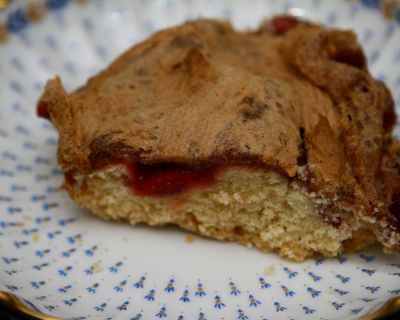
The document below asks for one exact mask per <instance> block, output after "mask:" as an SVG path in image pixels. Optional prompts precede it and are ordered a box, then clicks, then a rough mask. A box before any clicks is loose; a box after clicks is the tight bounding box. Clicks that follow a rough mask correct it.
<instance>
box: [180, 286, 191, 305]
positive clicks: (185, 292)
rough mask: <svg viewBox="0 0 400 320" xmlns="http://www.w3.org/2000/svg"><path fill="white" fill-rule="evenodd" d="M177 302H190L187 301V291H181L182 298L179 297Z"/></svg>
mask: <svg viewBox="0 0 400 320" xmlns="http://www.w3.org/2000/svg"><path fill="white" fill-rule="evenodd" d="M179 300H180V301H182V302H190V299H189V290H187V289H185V290H184V291H183V294H182V297H180V299H179Z"/></svg>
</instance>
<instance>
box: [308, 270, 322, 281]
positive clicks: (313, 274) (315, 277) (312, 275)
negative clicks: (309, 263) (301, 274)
mask: <svg viewBox="0 0 400 320" xmlns="http://www.w3.org/2000/svg"><path fill="white" fill-rule="evenodd" d="M308 275H309V276H310V277H311V279H313V280H314V282H318V281H320V280H321V279H322V277H321V276H317V275H316V274H315V273H313V272H309V273H308Z"/></svg>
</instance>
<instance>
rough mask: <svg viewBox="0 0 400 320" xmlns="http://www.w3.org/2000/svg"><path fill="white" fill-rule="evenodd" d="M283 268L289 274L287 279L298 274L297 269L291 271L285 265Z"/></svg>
mask: <svg viewBox="0 0 400 320" xmlns="http://www.w3.org/2000/svg"><path fill="white" fill-rule="evenodd" d="M283 270H284V271H285V272H286V273H287V274H288V275H289V279H292V278H294V277H296V276H297V275H298V274H299V273H298V272H297V271H292V270H290V269H289V268H287V267H284V268H283Z"/></svg>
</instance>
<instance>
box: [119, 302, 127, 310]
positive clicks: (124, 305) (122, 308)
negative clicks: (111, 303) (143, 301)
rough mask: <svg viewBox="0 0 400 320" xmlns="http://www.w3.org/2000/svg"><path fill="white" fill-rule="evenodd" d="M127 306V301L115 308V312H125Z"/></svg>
mask: <svg viewBox="0 0 400 320" xmlns="http://www.w3.org/2000/svg"><path fill="white" fill-rule="evenodd" d="M128 305H129V301H125V302H124V303H123V304H121V305H120V306H118V307H117V310H119V311H126V309H127V308H128Z"/></svg>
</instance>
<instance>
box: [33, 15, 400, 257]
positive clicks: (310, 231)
mask: <svg viewBox="0 0 400 320" xmlns="http://www.w3.org/2000/svg"><path fill="white" fill-rule="evenodd" d="M38 114H39V115H40V116H42V117H45V118H48V119H49V120H50V121H51V122H52V124H53V125H54V127H55V128H56V129H57V130H58V132H59V144H58V151H57V158H58V163H59V165H60V167H61V168H62V170H63V171H64V173H65V181H64V187H65V189H66V190H67V191H68V192H69V194H70V195H71V197H72V198H73V199H74V200H75V201H76V202H77V203H78V204H79V205H80V206H82V207H83V208H87V209H89V210H90V211H91V212H93V213H94V214H96V215H98V216H99V217H101V218H104V219H112V220H123V221H127V222H130V223H131V224H138V223H146V224H149V225H151V226H161V225H165V224H175V225H178V226H180V227H182V228H184V229H186V230H189V231H191V232H194V233H198V234H201V235H203V236H207V237H212V238H215V239H218V240H232V241H236V242H239V243H242V244H245V245H247V246H249V247H252V246H254V247H256V248H258V249H260V250H261V251H265V252H276V253H278V254H279V255H281V256H283V257H285V258H288V259H290V260H293V261H303V260H304V259H306V258H309V257H318V256H326V257H334V256H337V255H339V254H342V253H344V252H351V251H356V250H360V249H363V248H366V247H368V246H370V245H372V244H373V243H380V244H381V246H382V247H383V251H384V252H387V253H390V252H395V251H399V249H400V222H399V220H400V178H399V175H400V160H399V159H400V144H399V142H398V141H397V140H396V139H395V138H394V137H393V135H392V128H393V126H394V124H395V122H396V120H395V119H396V117H395V112H394V103H393V100H392V97H391V94H390V92H389V90H388V89H387V87H386V86H385V85H384V84H383V83H382V82H380V81H378V80H375V79H374V78H373V77H372V76H371V74H370V73H369V72H368V69H367V62H366V59H365V55H364V53H363V50H362V48H361V46H360V45H359V44H358V43H357V39H356V36H355V34H354V33H353V32H352V31H346V30H337V29H326V28H324V27H322V26H319V25H315V24H312V23H305V22H301V21H297V20H296V19H294V18H291V17H285V16H283V17H276V18H274V19H272V20H270V21H268V22H266V23H264V24H262V25H261V26H260V27H259V28H258V29H257V30H249V31H245V32H239V31H236V30H234V29H233V27H232V26H231V25H230V24H229V23H228V22H223V21H217V20H206V19H200V20H195V21H191V22H187V23H185V24H183V25H180V26H177V27H173V28H169V29H166V30H163V31H160V32H158V33H156V34H154V35H152V36H151V37H150V38H149V39H147V40H146V41H144V42H142V43H140V44H138V45H135V46H134V47H133V48H131V49H129V50H128V51H126V52H125V53H123V54H122V55H121V56H120V57H119V58H118V59H116V60H115V61H114V62H113V63H112V64H111V65H110V66H109V67H107V68H106V69H105V70H103V71H102V72H100V73H99V74H97V75H96V76H94V77H92V78H90V79H89V80H88V81H87V83H86V84H85V85H84V86H83V87H81V88H79V89H78V90H76V91H74V92H71V93H67V92H66V91H65V90H64V88H63V85H62V82H61V79H60V78H59V77H56V78H54V79H52V80H50V81H48V83H47V85H46V87H45V90H44V93H43V94H42V96H41V98H40V100H39V102H38ZM133 232H134V231H133Z"/></svg>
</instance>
